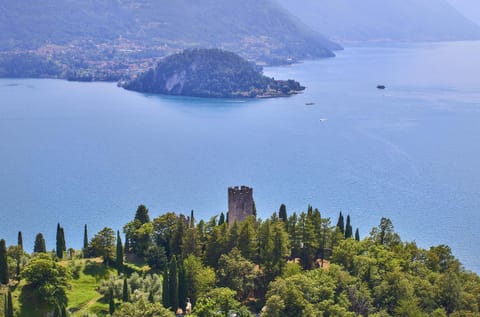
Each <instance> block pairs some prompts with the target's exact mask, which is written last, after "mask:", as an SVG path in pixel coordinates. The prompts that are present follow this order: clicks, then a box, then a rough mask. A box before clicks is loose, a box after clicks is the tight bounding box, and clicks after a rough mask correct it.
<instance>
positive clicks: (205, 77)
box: [123, 49, 305, 98]
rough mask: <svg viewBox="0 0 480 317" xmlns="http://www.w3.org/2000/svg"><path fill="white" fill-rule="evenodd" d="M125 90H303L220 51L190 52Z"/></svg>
mask: <svg viewBox="0 0 480 317" xmlns="http://www.w3.org/2000/svg"><path fill="white" fill-rule="evenodd" d="M123 87H124V88H125V89H128V90H135V91H139V92H146V93H158V94H166V95H177V96H193V97H208V98H239V97H240V98H247V97H248V98H252V97H281V96H289V95H292V94H295V93H298V92H299V91H302V90H304V89H305V87H302V86H301V85H300V84H299V83H298V82H296V81H294V80H287V81H280V80H275V79H273V78H270V77H267V76H264V75H263V74H262V70H261V67H258V66H256V65H255V64H254V63H251V62H248V61H246V60H245V59H243V58H241V57H240V56H238V55H237V54H235V53H232V52H227V51H223V50H220V49H190V50H185V51H183V52H182V53H177V54H173V55H171V56H168V57H166V58H164V59H162V60H161V61H160V62H159V63H158V64H157V65H156V67H155V68H153V69H150V70H148V71H146V72H144V73H142V74H140V75H139V76H138V77H137V78H135V79H132V80H129V81H127V82H125V83H123Z"/></svg>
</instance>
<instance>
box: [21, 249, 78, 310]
mask: <svg viewBox="0 0 480 317" xmlns="http://www.w3.org/2000/svg"><path fill="white" fill-rule="evenodd" d="M22 278H24V279H25V280H26V282H27V283H28V284H29V285H30V286H32V287H33V288H34V289H35V292H36V293H37V295H38V297H39V298H40V299H41V300H43V301H45V302H47V303H50V304H53V305H54V306H55V307H58V308H59V309H62V308H65V307H66V306H67V301H68V300H67V295H66V293H65V290H66V288H67V287H68V280H69V279H70V272H69V271H68V269H67V268H65V267H63V266H61V265H59V264H58V263H56V262H55V261H54V260H53V259H52V258H51V256H50V255H48V254H43V253H39V254H37V255H36V256H34V257H33V258H32V259H31V261H30V262H29V263H28V264H27V265H26V266H25V267H24V269H23V271H22Z"/></svg>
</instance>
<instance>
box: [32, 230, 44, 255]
mask: <svg viewBox="0 0 480 317" xmlns="http://www.w3.org/2000/svg"><path fill="white" fill-rule="evenodd" d="M33 252H36V253H40V252H43V253H46V252H47V247H46V246H45V239H44V238H43V234H41V233H39V234H37V235H36V236H35V243H34V244H33Z"/></svg>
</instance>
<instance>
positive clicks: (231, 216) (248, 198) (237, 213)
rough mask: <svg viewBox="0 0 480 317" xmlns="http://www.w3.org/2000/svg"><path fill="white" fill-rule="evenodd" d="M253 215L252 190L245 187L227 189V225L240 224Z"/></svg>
mask: <svg viewBox="0 0 480 317" xmlns="http://www.w3.org/2000/svg"><path fill="white" fill-rule="evenodd" d="M251 215H254V202H253V189H252V188H250V187H247V186H242V187H238V186H235V187H229V188H228V223H229V224H233V223H234V222H235V221H237V222H240V221H243V220H245V219H246V218H247V217H248V216H251Z"/></svg>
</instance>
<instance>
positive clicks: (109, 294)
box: [108, 288, 115, 315]
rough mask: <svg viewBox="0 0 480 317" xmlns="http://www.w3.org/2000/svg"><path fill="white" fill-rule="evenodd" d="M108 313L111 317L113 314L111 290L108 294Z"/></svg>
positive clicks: (113, 301)
mask: <svg viewBox="0 0 480 317" xmlns="http://www.w3.org/2000/svg"><path fill="white" fill-rule="evenodd" d="M108 312H109V313H110V315H113V313H114V312H115V300H114V298H113V289H112V288H110V290H109V292H108Z"/></svg>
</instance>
